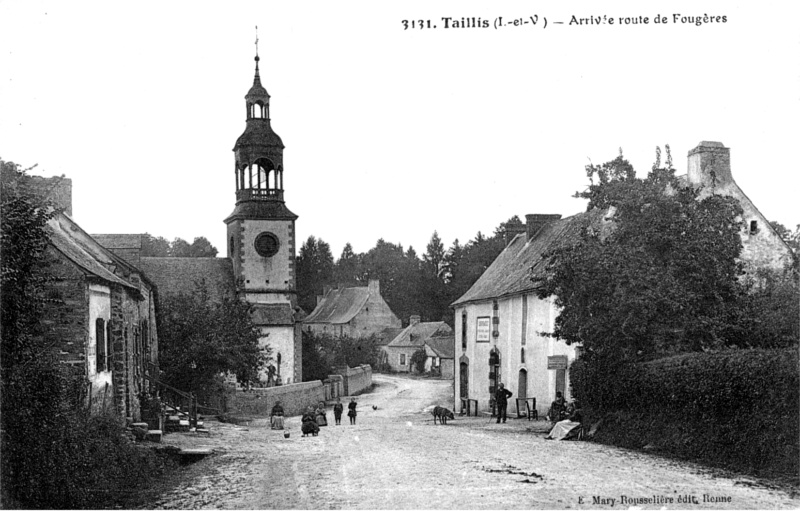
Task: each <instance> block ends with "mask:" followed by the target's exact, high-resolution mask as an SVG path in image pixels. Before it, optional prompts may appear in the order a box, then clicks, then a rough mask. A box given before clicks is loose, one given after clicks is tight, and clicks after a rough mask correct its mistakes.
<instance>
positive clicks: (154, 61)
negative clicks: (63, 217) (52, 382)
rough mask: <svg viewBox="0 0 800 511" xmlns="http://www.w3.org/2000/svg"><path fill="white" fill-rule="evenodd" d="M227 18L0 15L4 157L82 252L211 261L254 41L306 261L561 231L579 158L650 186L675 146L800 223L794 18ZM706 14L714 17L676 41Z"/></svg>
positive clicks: (399, 7) (759, 13)
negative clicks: (49, 182) (127, 240)
mask: <svg viewBox="0 0 800 511" xmlns="http://www.w3.org/2000/svg"><path fill="white" fill-rule="evenodd" d="M231 4H232V5H233V6H232V7H231V6H230V5H229V4H223V3H221V2H215V3H209V2H149V1H140V2H128V3H122V2H64V1H32V0H24V1H22V0H10V1H9V0H5V1H0V50H2V53H0V157H2V158H3V159H5V160H12V161H15V162H17V163H20V164H22V165H25V166H29V165H32V164H35V163H38V165H39V170H37V171H36V172H35V173H38V174H39V175H46V176H50V175H61V174H65V175H66V176H67V177H69V178H71V179H72V182H73V217H74V218H75V220H76V221H77V222H78V223H79V224H80V225H81V226H82V227H83V228H84V229H85V230H87V231H88V232H90V233H142V232H149V233H151V234H153V235H156V236H164V237H166V238H169V239H172V238H175V237H181V238H184V239H186V240H188V241H190V242H191V240H192V239H193V238H194V237H196V236H206V237H207V238H208V239H210V240H211V242H212V243H213V244H214V245H215V246H216V247H217V248H218V249H220V251H222V252H223V255H224V250H225V225H224V224H223V222H222V221H223V219H224V218H225V217H226V216H227V215H228V214H230V213H231V211H232V210H233V207H234V202H235V181H234V173H233V168H234V155H233V152H232V148H233V145H234V143H235V141H236V138H237V137H238V136H239V135H240V134H241V133H242V132H243V131H244V128H245V103H244V95H245V94H246V93H247V91H248V89H249V88H250V86H251V85H252V81H253V71H254V62H253V57H254V54H255V46H254V42H255V38H256V37H255V26H256V25H258V37H259V53H260V56H261V77H262V83H263V84H264V86H265V87H266V88H267V90H268V91H269V93H270V95H271V97H272V99H271V117H272V126H273V128H274V129H275V131H276V132H277V133H278V134H279V135H280V136H281V137H282V139H283V141H284V144H285V145H286V149H285V151H284V165H285V172H284V187H285V199H286V204H287V206H288V207H289V209H291V210H292V211H293V212H294V213H296V214H297V215H299V219H298V220H297V241H298V247H299V245H300V243H302V241H303V240H305V239H306V238H307V237H308V236H309V235H314V236H317V237H319V238H322V239H324V240H325V241H327V242H328V243H330V245H331V247H332V250H333V253H334V256H336V257H338V256H339V254H340V253H341V250H342V248H343V246H344V244H345V243H346V242H348V241H349V242H351V243H352V245H353V247H354V249H355V250H356V251H357V252H362V251H366V250H368V249H369V248H371V247H372V246H374V244H375V242H376V241H377V239H378V238H381V237H382V238H384V239H385V240H386V241H390V242H393V243H401V244H402V245H403V246H404V247H405V248H408V246H409V245H411V246H413V247H414V248H415V249H416V250H417V252H418V253H421V252H423V251H424V250H425V245H426V244H427V242H428V240H429V238H430V236H431V234H432V233H433V231H434V230H437V231H438V232H439V235H440V236H441V238H442V239H443V241H444V243H445V245H446V246H450V244H451V243H452V242H453V240H454V239H456V238H458V239H459V240H460V241H461V242H462V243H463V242H466V241H468V240H469V239H471V238H473V237H474V236H475V234H476V233H477V232H478V231H482V232H484V233H491V231H492V230H493V229H494V228H495V227H496V226H497V225H498V224H499V223H500V222H502V221H505V220H506V219H508V218H509V217H511V216H513V215H519V216H520V217H522V216H523V215H525V214H526V213H560V214H562V215H564V216H567V215H570V214H574V213H577V212H579V211H582V210H583V209H584V207H585V204H584V203H583V202H582V201H579V200H577V199H574V198H572V197H571V195H572V194H573V193H574V192H575V191H576V190H579V189H583V188H584V187H585V186H586V184H587V179H586V175H585V172H584V166H585V165H586V164H587V163H589V161H592V162H595V163H602V162H604V161H607V160H610V159H612V158H614V157H615V156H616V155H617V153H618V151H619V148H620V147H621V148H622V149H623V151H624V154H625V155H626V156H627V157H628V159H629V160H630V161H631V162H632V163H633V164H634V166H635V167H636V169H637V170H638V171H639V172H640V174H642V175H643V174H644V173H646V172H647V170H648V169H649V168H650V166H651V165H652V163H653V161H654V154H655V146H656V145H661V146H663V145H664V144H669V145H670V146H671V147H672V154H673V158H674V161H675V165H676V167H677V168H678V171H679V173H684V172H685V170H686V154H687V152H688V151H689V150H691V149H692V148H693V147H695V146H696V145H697V144H698V143H699V142H700V141H701V140H713V141H720V142H723V143H724V144H725V145H726V146H727V147H730V148H731V165H732V173H733V177H734V179H736V181H737V182H738V183H739V185H740V186H741V187H742V189H743V190H744V191H745V193H746V194H747V195H748V196H749V197H750V198H751V199H752V200H753V202H754V203H755V204H756V206H757V207H758V208H759V209H760V210H761V212H762V213H763V214H764V215H765V216H766V217H767V218H768V219H770V220H778V221H780V222H782V223H784V224H786V225H789V226H794V225H795V224H797V223H800V210H799V208H798V207H797V203H798V200H797V197H798V193H797V192H798V189H800V186H799V185H800V177H798V175H799V174H800V172H798V170H800V169H798V154H797V153H798V141H799V140H800V128H798V123H799V122H800V100H799V99H800V98H799V96H800V30H798V28H797V27H798V19H799V18H798V15H800V8H798V7H796V6H797V3H789V2H758V3H757V2H747V3H745V2H736V3H733V2H669V3H667V2H658V3H648V4H646V5H645V4H643V3H641V4H640V3H636V2H602V5H603V6H602V7H599V5H600V4H601V3H600V2H558V3H556V2H552V3H544V2H540V3H536V4H535V5H536V6H535V7H534V4H533V3H532V2H519V3H517V2H503V3H499V2H461V1H460V2H435V3H434V2H408V1H406V2H393V3H392V4H391V6H390V7H386V5H387V4H388V3H387V2H329V1H326V2H317V1H307V2H294V3H289V2H282V3H277V2H265V1H257V2H236V3H231ZM656 14H660V15H664V16H665V17H666V20H667V22H668V23H660V24H655V23H653V17H654V16H655V15H656ZM674 14H678V15H679V16H678V20H679V22H678V23H675V22H674V19H675V18H674V16H673V15H674ZM536 15H538V17H539V18H538V23H537V25H535V26H534V25H532V24H530V23H529V24H527V25H522V26H519V27H515V26H513V25H507V26H505V27H502V28H500V29H495V28H494V23H495V21H496V19H497V17H499V16H502V17H503V21H504V22H507V21H510V20H512V19H515V18H523V19H529V17H530V16H536ZM573 15H574V16H575V18H576V19H577V18H588V17H589V16H597V15H600V16H602V15H607V16H610V17H613V18H614V19H615V23H614V24H613V25H609V24H606V23H604V24H600V25H592V24H589V25H577V24H570V21H571V20H572V16H573ZM705 15H708V16H709V17H716V16H725V17H726V18H725V19H726V22H725V23H720V22H717V21H715V22H713V23H708V24H705V23H704V24H701V25H700V26H697V25H696V24H690V23H681V22H680V19H681V17H686V16H692V17H695V16H699V17H701V18H702V17H703V16H705ZM639 16H642V17H644V16H646V17H648V18H649V21H650V23H649V24H647V25H644V24H635V25H634V24H628V25H626V24H624V23H623V24H620V23H619V18H620V17H636V18H638V17H639ZM443 17H451V18H453V19H456V20H459V21H460V18H462V17H469V18H472V17H475V18H479V17H480V18H481V19H482V20H488V21H489V24H490V25H491V26H490V27H489V28H449V29H445V28H444V21H443V20H442V18H443ZM404 19H407V20H409V21H410V20H412V19H423V20H428V19H430V20H431V24H432V25H436V26H437V28H436V29H433V28H431V29H423V30H419V29H411V28H409V29H408V30H404V29H403V24H402V20H404ZM545 19H546V20H547V23H548V24H547V26H546V27H544V21H545ZM556 22H563V24H561V25H559V24H557V23H556Z"/></svg>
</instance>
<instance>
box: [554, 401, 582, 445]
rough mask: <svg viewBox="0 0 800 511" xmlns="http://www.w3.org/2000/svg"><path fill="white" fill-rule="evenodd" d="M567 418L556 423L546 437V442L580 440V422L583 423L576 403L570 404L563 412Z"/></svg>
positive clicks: (578, 405) (579, 408)
mask: <svg viewBox="0 0 800 511" xmlns="http://www.w3.org/2000/svg"><path fill="white" fill-rule="evenodd" d="M565 413H566V415H567V418H566V419H564V420H561V421H558V422H556V423H555V424H554V425H553V429H551V430H550V433H549V434H548V435H547V437H546V439H547V440H569V439H571V438H577V439H580V438H581V437H582V433H583V427H582V426H581V422H582V421H583V414H582V413H581V407H580V404H579V403H578V401H573V402H572V403H570V404H569V405H568V406H567V408H566V411H565Z"/></svg>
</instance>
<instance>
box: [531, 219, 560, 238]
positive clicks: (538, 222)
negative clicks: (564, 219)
mask: <svg viewBox="0 0 800 511" xmlns="http://www.w3.org/2000/svg"><path fill="white" fill-rule="evenodd" d="M560 219H561V215H525V227H526V231H527V235H528V241H531V240H532V239H533V238H535V237H536V235H537V234H539V231H541V230H542V228H543V227H544V226H545V225H547V224H549V223H551V222H555V221H556V220H560Z"/></svg>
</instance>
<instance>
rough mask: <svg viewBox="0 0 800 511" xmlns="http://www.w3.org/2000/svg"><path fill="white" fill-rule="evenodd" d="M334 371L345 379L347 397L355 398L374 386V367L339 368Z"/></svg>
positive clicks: (344, 390)
mask: <svg viewBox="0 0 800 511" xmlns="http://www.w3.org/2000/svg"><path fill="white" fill-rule="evenodd" d="M334 371H335V372H336V374H339V375H341V376H342V377H343V386H344V388H343V392H344V395H345V396H355V395H356V394H358V393H360V392H364V391H365V390H367V389H369V388H370V387H371V386H372V367H370V366H369V365H367V364H362V365H360V366H358V367H337V368H335V369H334Z"/></svg>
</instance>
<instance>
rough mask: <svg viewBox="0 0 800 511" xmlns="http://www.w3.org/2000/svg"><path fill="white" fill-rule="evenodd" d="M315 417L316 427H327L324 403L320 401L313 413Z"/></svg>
mask: <svg viewBox="0 0 800 511" xmlns="http://www.w3.org/2000/svg"><path fill="white" fill-rule="evenodd" d="M314 413H316V415H317V426H327V425H328V417H327V415H326V413H325V402H324V401H320V402H319V405H317V409H316V411H315V412H314Z"/></svg>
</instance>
